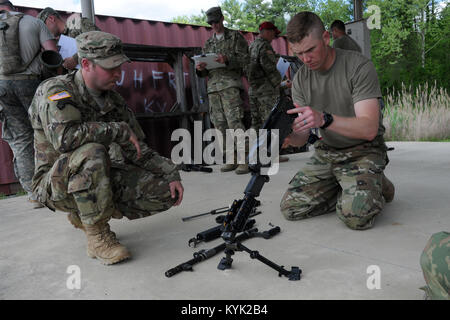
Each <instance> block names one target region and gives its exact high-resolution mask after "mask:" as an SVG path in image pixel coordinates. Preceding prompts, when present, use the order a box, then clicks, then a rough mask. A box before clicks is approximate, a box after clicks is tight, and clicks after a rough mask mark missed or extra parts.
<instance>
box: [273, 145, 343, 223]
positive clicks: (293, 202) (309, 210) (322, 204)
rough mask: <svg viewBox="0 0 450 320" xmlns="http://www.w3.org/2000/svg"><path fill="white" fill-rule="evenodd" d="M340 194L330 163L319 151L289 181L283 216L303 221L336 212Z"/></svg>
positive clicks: (281, 206)
mask: <svg viewBox="0 0 450 320" xmlns="http://www.w3.org/2000/svg"><path fill="white" fill-rule="evenodd" d="M339 192H340V187H339V184H338V183H337V181H336V178H335V177H334V175H333V173H332V170H331V164H330V163H329V162H328V161H326V160H325V159H323V158H322V157H321V155H320V153H318V152H316V153H314V155H313V156H312V157H311V158H310V159H309V160H308V162H307V163H306V166H305V167H304V168H303V169H302V170H300V171H299V172H298V173H297V174H296V175H295V176H294V178H292V180H291V181H290V182H289V188H288V190H287V191H286V192H285V194H284V196H283V198H282V199H281V204H280V209H281V213H282V214H283V215H284V217H285V218H286V219H287V220H301V219H306V218H310V217H315V216H319V215H322V214H325V213H328V212H331V211H334V210H335V209H336V201H337V196H338V193H339Z"/></svg>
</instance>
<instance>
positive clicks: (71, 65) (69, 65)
mask: <svg viewBox="0 0 450 320" xmlns="http://www.w3.org/2000/svg"><path fill="white" fill-rule="evenodd" d="M77 64H78V63H77V61H75V59H74V58H73V57H68V58H65V59H64V62H63V67H64V68H66V69H67V70H73V69H75V67H76V66H77Z"/></svg>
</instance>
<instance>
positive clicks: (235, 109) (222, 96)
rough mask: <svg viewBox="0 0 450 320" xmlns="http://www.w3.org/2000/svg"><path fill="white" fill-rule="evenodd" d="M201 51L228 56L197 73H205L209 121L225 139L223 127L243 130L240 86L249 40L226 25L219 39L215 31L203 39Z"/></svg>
mask: <svg viewBox="0 0 450 320" xmlns="http://www.w3.org/2000/svg"><path fill="white" fill-rule="evenodd" d="M203 52H204V53H217V54H222V55H225V56H227V58H228V63H227V66H226V67H223V68H218V69H212V70H206V69H205V70H203V71H202V72H198V73H197V74H198V75H199V76H200V77H205V76H208V98H209V106H210V115H211V121H212V123H213V124H214V127H215V128H216V129H218V130H219V131H220V132H221V133H222V135H223V137H224V139H225V137H226V131H225V130H226V129H235V130H236V129H242V130H243V131H245V127H244V124H243V122H242V119H243V117H244V110H243V108H242V99H241V96H240V90H241V89H242V88H243V86H242V80H241V76H242V75H243V72H244V68H245V67H246V66H247V64H248V61H249V55H248V44H247V41H246V40H245V39H244V37H243V36H242V35H241V34H240V33H239V32H238V31H235V30H230V29H227V28H225V31H224V34H223V38H222V39H221V40H218V39H217V38H216V35H215V34H214V35H213V36H212V37H211V38H209V39H208V40H207V41H206V43H205V46H204V48H203ZM244 148H245V146H244V145H238V146H237V150H239V151H242V150H244Z"/></svg>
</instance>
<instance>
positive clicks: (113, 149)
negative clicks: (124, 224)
mask: <svg viewBox="0 0 450 320" xmlns="http://www.w3.org/2000/svg"><path fill="white" fill-rule="evenodd" d="M76 40H77V49H78V56H79V58H80V64H81V69H80V70H78V71H74V72H72V73H70V74H67V75H63V76H59V77H55V78H51V79H48V80H47V81H44V82H43V83H42V84H41V85H40V86H39V88H38V89H37V92H36V95H35V97H34V99H33V102H32V105H31V107H30V117H31V122H32V126H33V129H34V134H35V135H34V147H35V150H36V153H35V163H36V169H35V174H34V177H33V191H34V192H36V194H37V196H38V199H39V201H40V202H41V203H42V204H44V205H46V206H47V207H48V208H50V209H51V210H60V211H65V212H69V215H68V218H69V221H70V222H71V223H72V224H73V225H74V226H75V227H77V228H80V229H82V230H83V231H84V232H85V234H86V236H87V253H88V256H90V257H92V258H98V259H99V260H100V261H101V262H102V263H104V264H114V263H117V262H119V261H122V260H125V259H127V258H129V257H130V253H129V252H128V250H127V249H126V248H125V247H124V246H123V245H121V244H120V243H119V241H118V240H117V239H116V235H115V233H114V232H112V231H111V230H110V227H109V225H108V221H109V220H110V219H111V217H113V218H121V217H122V216H126V217H127V218H129V219H137V218H143V217H147V216H150V215H153V214H156V213H158V212H162V211H166V210H168V209H169V208H170V207H172V206H177V205H179V204H180V203H181V201H182V199H183V186H182V184H181V182H180V180H181V179H180V175H179V173H178V170H177V167H176V166H175V165H174V164H173V163H172V162H171V161H170V160H169V159H166V158H164V157H161V156H160V155H158V154H157V153H156V152H155V151H153V150H151V149H150V148H149V147H148V146H147V145H146V144H145V143H144V142H143V139H144V133H143V131H142V129H141V127H140V126H139V124H138V122H137V120H136V118H135V117H134V115H133V113H132V112H131V111H130V110H129V109H128V107H127V105H126V103H125V101H124V100H123V98H122V97H121V96H120V95H119V94H118V93H116V92H115V91H113V90H112V89H113V88H114V86H115V83H116V81H118V80H119V79H120V76H121V65H122V64H123V63H124V62H129V61H130V60H129V59H128V58H127V57H126V56H125V55H124V53H123V48H122V42H121V41H120V39H119V38H117V37H116V36H114V35H111V34H108V33H104V32H100V31H91V32H86V33H83V34H81V35H80V36H78V37H77V38H76Z"/></svg>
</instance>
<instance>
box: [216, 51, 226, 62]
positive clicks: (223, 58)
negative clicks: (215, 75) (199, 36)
mask: <svg viewBox="0 0 450 320" xmlns="http://www.w3.org/2000/svg"><path fill="white" fill-rule="evenodd" d="M216 61H217V62H218V63H223V64H226V63H227V62H228V57H227V56H224V55H223V54H220V53H219V54H218V55H217V59H216Z"/></svg>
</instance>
